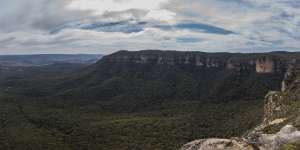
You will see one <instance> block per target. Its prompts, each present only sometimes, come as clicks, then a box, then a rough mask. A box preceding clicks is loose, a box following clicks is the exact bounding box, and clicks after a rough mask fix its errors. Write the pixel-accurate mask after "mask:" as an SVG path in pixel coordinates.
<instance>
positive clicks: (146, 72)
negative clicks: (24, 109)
mask: <svg viewBox="0 0 300 150" xmlns="http://www.w3.org/2000/svg"><path fill="white" fill-rule="evenodd" d="M298 59H300V53H289V52H271V53H254V54H242V53H205V52H181V51H159V50H144V51H119V52H116V53H113V54H111V55H106V56H104V57H103V58H102V59H101V60H99V61H98V62H97V63H96V64H94V65H91V66H90V67H87V68H86V70H85V71H83V72H81V73H80V74H76V75H74V76H73V77H72V78H70V79H68V80H66V81H64V82H63V83H61V84H58V86H56V87H55V89H57V90H59V91H57V92H56V93H60V94H62V95H64V96H66V97H68V96H71V97H76V98H87V99H94V100H114V101H119V100H120V101H124V100H129V101H131V100H137V99H143V100H145V101H151V100H157V101H159V100H167V99H168V100H170V99H171V100H197V101H218V102H220V101H231V100H240V98H243V99H244V100H253V99H258V98H261V97H262V96H263V95H265V94H266V93H267V92H268V91H269V90H278V89H280V86H281V81H282V79H283V77H284V73H285V72H286V69H287V68H288V66H289V64H290V63H292V62H294V61H297V60H298Z"/></svg>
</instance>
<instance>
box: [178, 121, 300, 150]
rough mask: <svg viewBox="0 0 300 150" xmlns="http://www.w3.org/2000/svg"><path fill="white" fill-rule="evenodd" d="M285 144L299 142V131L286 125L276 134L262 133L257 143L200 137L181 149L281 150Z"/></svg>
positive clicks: (234, 139) (239, 139)
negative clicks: (200, 138)
mask: <svg viewBox="0 0 300 150" xmlns="http://www.w3.org/2000/svg"><path fill="white" fill-rule="evenodd" d="M286 144H300V131H297V128H295V127H294V126H292V125H286V126H285V127H283V128H282V129H281V130H280V131H279V132H278V133H276V134H262V135H260V137H258V141H257V143H250V142H248V141H247V140H245V139H242V138H232V139H202V140H196V141H193V142H190V143H188V144H186V145H184V146H183V147H182V148H181V150H281V149H282V148H283V147H284V145H286Z"/></svg>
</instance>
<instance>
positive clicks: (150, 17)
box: [0, 0, 300, 54]
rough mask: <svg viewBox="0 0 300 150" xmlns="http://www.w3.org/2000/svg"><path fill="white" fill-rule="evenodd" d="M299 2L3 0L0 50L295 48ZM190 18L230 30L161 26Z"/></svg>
mask: <svg viewBox="0 0 300 150" xmlns="http://www.w3.org/2000/svg"><path fill="white" fill-rule="evenodd" d="M299 8H300V4H299V2H298V0H149V1H146V0H51V1H49V0H27V1H26V2H25V1H20V0H1V1H0V19H1V20H5V21H2V22H0V54H7V53H111V52H114V51H117V50H120V49H128V50H140V49H176V50H203V51H225V50H226V51H232V52H233V51H239V52H245V51H247V52H249V51H250V50H253V51H256V52H258V51H263V50H268V51H270V50H300V42H299V41H300V28H299V26H300V9H299ZM189 22H193V23H200V24H205V25H208V26H212V27H219V28H223V29H224V30H229V31H233V32H234V33H235V34H217V33H215V34H214V33H213V32H209V33H207V32H205V30H203V32H200V31H201V30H199V31H197V32H195V31H193V30H189V29H188V28H185V29H180V28H172V29H170V30H169V29H168V30H165V29H163V28H161V27H160V26H176V25H177V24H182V23H189ZM103 23H104V24H103ZM126 23H129V24H126ZM139 23H141V24H139ZM143 23H145V25H144V24H143ZM83 24H85V25H86V26H85V27H82V25H83ZM116 24H118V25H116ZM89 25H91V26H92V25H93V26H97V25H98V26H100V27H97V28H90V29H89V28H88V27H89ZM103 26H104V27H103ZM129 27H130V31H131V30H133V32H130V31H128V29H129ZM56 29H58V30H57V32H51V31H53V30H56ZM104 29H105V30H104ZM125 29H127V30H125ZM212 30H213V29H212ZM122 31H123V32H122ZM124 31H126V32H124ZM127 31H128V32H127Z"/></svg>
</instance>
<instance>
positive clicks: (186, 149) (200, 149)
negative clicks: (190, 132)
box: [182, 138, 255, 150]
mask: <svg viewBox="0 0 300 150" xmlns="http://www.w3.org/2000/svg"><path fill="white" fill-rule="evenodd" d="M254 149H255V148H254V147H253V146H252V145H251V144H249V143H246V142H245V141H244V140H241V139H239V138H232V139H202V140H196V141H193V142H190V143H188V144H186V145H184V146H183V147H182V150H254Z"/></svg>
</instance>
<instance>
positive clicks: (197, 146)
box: [181, 61, 300, 150]
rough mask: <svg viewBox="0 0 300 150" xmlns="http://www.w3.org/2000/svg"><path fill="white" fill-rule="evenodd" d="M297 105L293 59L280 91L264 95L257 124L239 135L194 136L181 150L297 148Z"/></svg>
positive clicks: (299, 73) (299, 86) (299, 90)
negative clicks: (261, 116)
mask: <svg viewBox="0 0 300 150" xmlns="http://www.w3.org/2000/svg"><path fill="white" fill-rule="evenodd" d="M267 66H270V65H267ZM266 70H268V69H266ZM266 70H265V71H266ZM299 108H300V65H299V63H298V62H296V61H295V62H293V63H292V64H290V65H289V68H288V69H287V72H286V74H285V77H284V80H283V82H282V91H271V92H269V93H268V94H267V95H266V96H265V106H264V118H263V121H262V123H261V124H260V125H258V126H257V127H255V128H254V129H252V130H250V131H248V132H246V133H245V134H244V135H243V136H242V137H235V138H230V139H217V138H210V139H201V140H196V141H193V142H190V143H188V144H186V145H184V146H183V147H182V148H181V150H298V149H300V131H298V130H299V127H300V111H299Z"/></svg>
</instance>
